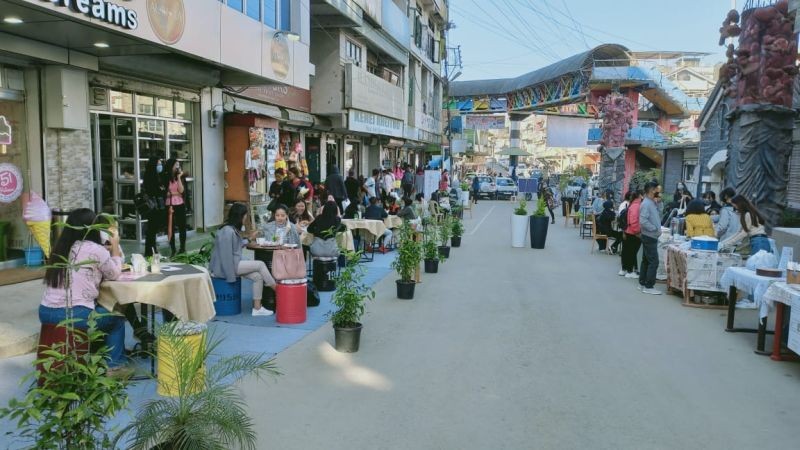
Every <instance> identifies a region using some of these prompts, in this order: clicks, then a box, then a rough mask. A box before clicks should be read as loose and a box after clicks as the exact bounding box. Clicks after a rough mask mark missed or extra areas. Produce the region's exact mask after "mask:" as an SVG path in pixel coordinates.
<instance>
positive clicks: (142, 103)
mask: <svg viewBox="0 0 800 450" xmlns="http://www.w3.org/2000/svg"><path fill="white" fill-rule="evenodd" d="M136 112H137V113H138V114H141V115H143V116H155V115H156V100H155V99H154V98H153V97H148V96H146V95H137V96H136Z"/></svg>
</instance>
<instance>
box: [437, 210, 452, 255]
mask: <svg viewBox="0 0 800 450" xmlns="http://www.w3.org/2000/svg"><path fill="white" fill-rule="evenodd" d="M452 224H453V218H452V217H450V216H444V217H443V218H442V220H441V221H439V227H438V229H437V230H436V233H437V235H438V236H439V242H441V244H442V246H443V247H446V246H448V245H450V237H451V236H452V235H453V225H452Z"/></svg>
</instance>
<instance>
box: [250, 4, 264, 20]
mask: <svg viewBox="0 0 800 450" xmlns="http://www.w3.org/2000/svg"><path fill="white" fill-rule="evenodd" d="M246 7H247V11H246V12H247V16H248V17H250V18H252V19H256V20H261V0H247V4H246Z"/></svg>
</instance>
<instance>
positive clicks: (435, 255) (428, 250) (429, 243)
mask: <svg viewBox="0 0 800 450" xmlns="http://www.w3.org/2000/svg"><path fill="white" fill-rule="evenodd" d="M436 231H437V230H436V227H433V226H429V227H427V228H426V229H425V242H424V243H423V244H422V253H423V257H424V258H425V273H438V272H439V248H438V247H437V245H436V244H437V240H436V239H437V236H436Z"/></svg>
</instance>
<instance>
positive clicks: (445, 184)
mask: <svg viewBox="0 0 800 450" xmlns="http://www.w3.org/2000/svg"><path fill="white" fill-rule="evenodd" d="M439 190H440V191H445V192H447V191H449V190H450V176H449V175H448V174H447V169H444V170H443V171H442V178H441V179H440V180H439Z"/></svg>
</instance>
